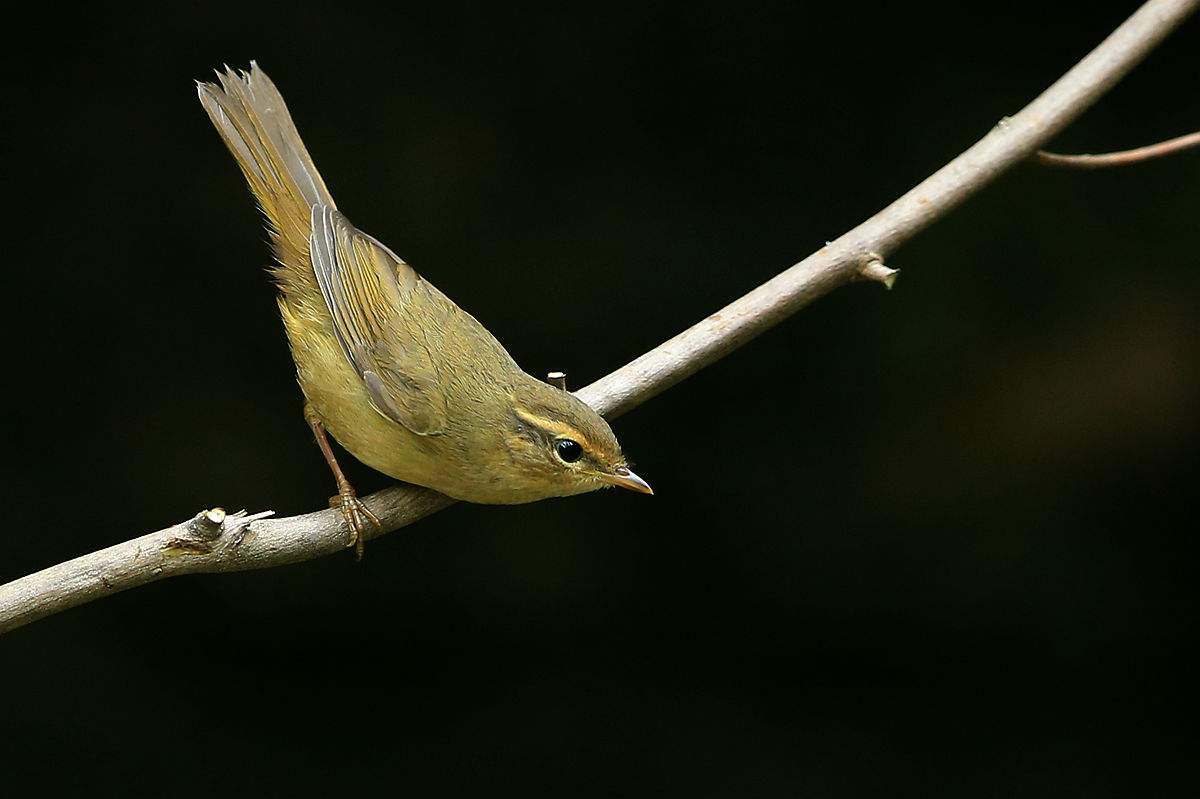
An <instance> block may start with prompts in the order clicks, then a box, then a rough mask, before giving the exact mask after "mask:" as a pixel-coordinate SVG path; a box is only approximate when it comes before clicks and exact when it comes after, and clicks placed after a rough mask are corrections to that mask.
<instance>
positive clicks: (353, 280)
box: [309, 203, 446, 435]
mask: <svg viewBox="0 0 1200 799" xmlns="http://www.w3.org/2000/svg"><path fill="white" fill-rule="evenodd" d="M309 251H310V253H311V255H312V265H313V271H314V272H316V275H317V283H318V284H319V285H320V287H321V294H322V295H324V297H325V304H326V305H327V306H328V307H329V313H330V314H331V315H332V316H333V328H334V331H335V333H336V334H337V338H338V342H339V343H340V344H341V345H342V351H343V352H345V354H346V358H347V359H348V360H349V361H350V364H351V365H352V366H353V367H354V369H355V371H357V372H358V375H359V377H360V378H362V382H363V385H364V386H365V387H366V389H367V394H368V395H369V396H370V398H371V404H372V405H373V406H374V407H375V410H376V411H378V412H379V413H380V414H382V415H383V416H385V417H387V418H388V419H391V420H393V421H395V422H399V423H400V424H402V425H404V427H406V428H408V429H409V430H411V431H412V432H414V433H417V434H419V435H437V434H439V433H442V432H445V429H446V401H445V398H444V396H443V394H442V392H441V391H440V390H439V386H438V382H439V381H438V373H437V368H436V365H435V363H434V359H433V357H432V353H431V352H430V346H429V343H428V342H427V334H426V331H425V330H424V329H423V325H422V324H421V322H422V321H424V320H422V319H421V318H420V314H414V313H413V312H412V310H413V309H412V307H411V303H412V302H413V301H414V300H417V301H418V302H419V301H420V299H421V297H422V296H424V295H425V294H427V284H424V281H422V279H421V276H420V275H418V274H417V273H416V271H415V270H414V269H413V268H412V267H411V266H409V265H408V264H406V263H404V261H402V260H401V259H400V258H399V257H398V256H397V255H396V254H395V253H393V252H392V251H391V250H389V249H388V248H387V247H385V246H383V245H382V244H380V243H379V242H378V241H376V240H375V239H374V238H372V237H371V236H368V235H367V234H366V233H363V232H362V231H361V230H358V229H357V228H356V227H354V225H352V224H350V223H349V222H348V221H347V220H346V218H345V217H344V216H342V215H341V214H340V213H339V212H338V211H336V210H334V209H333V208H330V207H329V206H327V205H323V204H319V203H318V204H316V205H314V206H313V209H312V233H311V234H310V236H309ZM414 292H415V293H416V296H414Z"/></svg>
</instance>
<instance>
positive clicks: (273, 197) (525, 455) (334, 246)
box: [196, 61, 654, 558]
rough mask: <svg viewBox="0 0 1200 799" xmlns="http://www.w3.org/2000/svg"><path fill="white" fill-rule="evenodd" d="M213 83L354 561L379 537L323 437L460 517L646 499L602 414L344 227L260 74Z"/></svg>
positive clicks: (374, 243)
mask: <svg viewBox="0 0 1200 799" xmlns="http://www.w3.org/2000/svg"><path fill="white" fill-rule="evenodd" d="M216 75H217V80H216V82H203V81H197V82H196V90H197V93H198V95H199V98H200V103H201V105H202V106H203V107H204V110H205V111H206V112H207V114H208V117H209V119H210V120H211V121H212V123H213V125H214V126H215V127H216V129H217V132H218V133H219V134H220V136H221V139H222V140H223V141H224V143H225V145H226V147H228V149H229V152H230V153H231V154H232V155H233V157H234V160H235V161H236V162H237V164H238V166H239V167H240V168H241V171H242V174H243V175H244V176H245V178H246V181H247V182H248V183H249V186H250V189H251V192H252V193H253V195H254V198H255V199H256V201H257V203H258V206H259V208H260V209H261V210H262V212H263V214H264V216H265V218H266V227H267V231H268V234H269V238H270V241H271V245H272V249H273V251H274V257H275V261H274V263H273V264H272V266H271V267H270V268H269V271H270V272H271V275H272V276H273V278H274V282H275V285H276V286H277V288H278V296H277V302H278V305H279V312H280V315H281V317H282V320H283V326H284V330H285V331H286V333H287V340H288V344H289V346H290V349H291V353H292V357H293V360H294V361H295V364H296V376H297V380H298V382H299V384H300V388H301V391H302V393H303V395H304V417H305V419H306V421H307V422H308V425H309V427H310V428H311V429H312V433H313V436H314V437H315V439H316V442H317V444H318V446H319V447H320V449H321V452H322V454H323V456H324V458H325V461H326V462H327V464H328V466H329V469H330V471H331V472H332V473H333V478H334V482H335V484H336V486H337V494H336V495H335V496H333V497H332V498H331V499H330V505H331V506H333V507H336V508H339V509H340V511H341V514H342V517H343V519H344V524H345V526H346V528H347V533H348V536H347V546H352V547H354V548H355V551H356V553H357V555H358V557H359V558H361V557H362V553H363V541H364V537H365V535H366V533H367V531H368V528H369V527H370V526H376V527H378V526H380V522H379V519H378V517H377V516H376V515H375V514H374V512H372V511H371V509H370V508H368V507H367V505H366V504H365V503H364V502H363V501H362V500H361V499H359V498H358V496H357V494H356V492H355V490H354V488H353V487H352V486H351V484H350V482H349V481H348V480H347V479H346V476H345V474H344V473H343V472H342V470H341V468H340V466H339V465H338V461H337V458H336V456H335V455H334V452H333V449H332V447H331V446H330V443H329V438H328V436H329V435H332V436H333V438H334V439H336V440H337V442H338V443H339V444H341V446H342V447H343V448H344V449H345V450H346V451H347V452H349V453H350V454H352V455H353V456H354V457H355V458H357V459H358V460H359V461H361V462H362V463H364V464H366V465H367V466H369V467H371V468H373V469H375V470H376V471H379V472H382V473H383V474H385V475H388V476H389V477H392V478H395V479H396V480H400V481H403V482H406V483H412V484H415V485H419V486H425V487H427V488H431V489H433V490H435V491H438V492H440V493H442V494H445V495H447V496H450V497H453V498H454V499H458V500H464V501H467V502H475V503H484V504H519V503H526V502H534V501H537V500H541V499H546V498H549V497H559V496H570V495H573V494H581V493H584V492H587V491H593V490H595V489H598V488H604V487H610V486H616V487H621V488H626V489H631V490H633V491H638V492H641V493H645V494H653V493H654V492H653V490H652V489H651V488H650V485H649V484H648V483H647V482H646V481H645V480H643V479H642V478H641V477H639V476H638V475H637V474H635V473H634V472H633V471H632V470H631V469H630V468H629V463H628V461H627V460H626V458H625V456H624V454H622V451H621V445H620V444H619V443H618V442H617V438H616V435H615V434H614V433H613V431H612V428H611V427H610V426H609V425H608V422H606V421H605V420H604V419H603V417H601V416H600V414H599V413H597V412H596V411H595V410H593V409H592V408H591V407H590V406H588V405H587V404H585V403H584V402H583V401H582V400H580V399H578V398H577V397H576V396H574V395H573V394H571V393H570V392H568V391H566V390H565V387H560V386H556V385H552V384H550V383H548V382H545V381H543V380H540V379H538V378H536V377H533V376H532V375H530V374H528V373H526V372H525V371H523V370H522V369H521V368H520V367H519V366H518V365H517V363H516V361H514V360H513V358H512V356H510V355H509V353H508V351H507V350H505V348H504V347H503V346H502V345H501V344H500V342H499V341H497V340H496V337H495V336H493V335H492V334H491V333H490V332H488V330H487V329H486V328H485V327H484V326H483V325H482V324H480V323H479V321H477V320H476V319H475V317H473V316H471V314H469V313H467V312H466V311H464V310H463V309H462V308H460V307H459V306H458V305H456V304H455V303H454V302H453V301H452V300H450V298H448V297H447V296H446V295H445V294H443V293H442V292H440V291H439V290H438V289H437V288H435V287H434V286H433V284H432V283H430V282H429V281H428V280H426V279H425V277H424V276H423V275H422V274H420V273H418V272H417V271H416V270H415V269H413V267H411V266H409V265H408V264H407V263H406V262H405V261H404V260H403V259H402V258H400V257H399V256H398V255H396V254H395V253H394V252H393V251H392V250H391V249H389V248H388V247H387V246H386V245H384V244H383V243H381V242H380V241H379V240H378V239H376V238H374V237H373V236H371V235H369V234H367V233H364V232H363V231H361V230H359V229H358V228H356V227H355V226H354V225H353V224H351V223H350V221H349V220H348V219H347V218H346V217H345V216H344V215H343V214H342V213H341V212H340V211H339V210H338V207H337V204H336V203H335V202H334V200H333V196H332V195H331V194H330V192H329V189H328V188H327V187H326V185H325V181H324V180H323V179H322V177H321V175H320V173H319V172H318V171H317V168H316V166H315V165H314V164H313V160H312V158H311V156H310V155H309V153H308V149H307V148H306V147H305V145H304V142H303V141H302V140H301V138H300V135H299V133H298V132H297V130H296V126H295V124H294V122H293V121H292V118H291V115H290V113H289V112H288V109H287V106H286V105H285V103H284V101H283V96H282V95H281V94H280V93H279V90H278V89H277V88H276V87H275V84H274V83H273V82H272V81H271V79H270V78H269V77H268V76H267V74H266V73H265V72H264V71H263V70H262V68H261V67H259V66H258V64H257V63H256V62H254V61H251V62H250V67H249V69H247V70H238V71H234V70H233V69H231V68H230V67H228V66H225V68H224V70H216Z"/></svg>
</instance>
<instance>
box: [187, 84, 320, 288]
mask: <svg viewBox="0 0 1200 799" xmlns="http://www.w3.org/2000/svg"><path fill="white" fill-rule="evenodd" d="M217 79H218V81H219V82H220V85H217V84H216V83H201V82H197V83H196V91H197V94H198V95H199V97H200V103H201V105H203V106H204V110H205V111H206V112H207V113H208V117H209V119H211V120H212V123H213V125H214V126H216V128H217V132H218V133H220V134H221V138H222V139H223V140H224V141H225V145H226V146H227V147H228V148H229V151H230V153H232V154H233V157H234V159H235V160H236V161H237V163H238V166H239V167H241V170H242V173H243V174H244V175H245V176H246V180H247V182H248V183H249V184H250V188H251V190H252V191H253V192H254V196H255V198H256V199H257V200H258V204H259V206H260V207H261V208H262V210H263V213H265V214H266V216H267V219H268V220H269V222H270V227H271V235H272V240H273V242H274V245H275V251H276V252H275V255H276V258H277V259H278V261H279V266H278V267H277V268H276V269H275V270H274V273H275V277H276V279H277V280H278V281H279V283H280V288H281V289H282V290H283V292H284V295H285V297H287V298H289V299H293V300H305V301H306V300H309V299H310V298H311V297H313V296H316V297H318V298H319V296H320V295H319V291H317V286H316V282H315V277H314V276H313V272H312V265H311V262H310V260H309V253H308V236H309V232H310V225H311V221H310V220H311V216H312V207H313V206H314V205H325V206H328V207H330V208H336V207H337V205H336V204H335V203H334V201H333V197H332V196H331V195H330V194H329V189H327V188H326V187H325V181H324V180H322V178H321V174H320V173H319V172H318V171H317V168H316V166H315V165H314V164H313V161H312V157H311V156H310V155H309V154H308V149H307V148H306V147H305V146H304V142H303V140H301V138H300V134H299V133H298V132H297V131H296V126H295V124H294V123H293V122H292V117H291V115H290V114H289V113H288V110H287V105H286V104H285V103H284V101H283V97H282V96H281V95H280V94H279V90H278V89H276V88H275V84H274V83H272V82H271V79H270V78H268V77H267V75H266V73H265V72H263V71H262V69H260V68H259V67H258V65H257V64H256V63H255V62H253V61H251V62H250V69H249V71H241V72H240V73H239V72H234V71H233V70H232V69H230V68H229V67H226V68H225V71H224V72H220V71H218V72H217ZM314 292H315V294H314Z"/></svg>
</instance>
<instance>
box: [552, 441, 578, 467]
mask: <svg viewBox="0 0 1200 799" xmlns="http://www.w3.org/2000/svg"><path fill="white" fill-rule="evenodd" d="M554 451H555V452H557V453H558V457H559V458H561V459H562V460H563V462H564V463H574V462H575V461H577V460H579V459H580V458H581V457H583V447H581V446H579V444H577V443H576V442H574V441H572V440H571V439H569V438H560V439H559V440H558V441H555V442H554Z"/></svg>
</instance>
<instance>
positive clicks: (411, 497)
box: [0, 0, 1200, 633]
mask: <svg viewBox="0 0 1200 799" xmlns="http://www.w3.org/2000/svg"><path fill="white" fill-rule="evenodd" d="M1197 3H1200V0H1150V2H1148V3H1146V4H1145V5H1143V6H1142V7H1141V8H1139V9H1138V10H1137V11H1136V12H1135V13H1134V14H1133V16H1131V17H1130V18H1129V19H1128V20H1126V21H1125V22H1124V23H1123V24H1122V25H1121V26H1120V27H1119V28H1117V29H1116V30H1115V31H1114V32H1113V33H1112V34H1111V35H1110V36H1109V37H1108V38H1107V39H1105V40H1104V41H1103V42H1102V43H1101V44H1100V45H1099V46H1098V47H1097V48H1096V49H1095V50H1093V51H1092V52H1091V53H1089V54H1088V55H1087V56H1086V57H1085V58H1084V59H1083V60H1082V61H1080V62H1079V63H1078V64H1076V65H1075V66H1074V67H1073V68H1072V69H1071V70H1070V71H1069V72H1067V73H1066V74H1065V75H1064V76H1063V77H1062V78H1060V79H1059V80H1058V81H1057V82H1056V83H1055V84H1054V85H1053V86H1051V87H1050V88H1049V89H1047V90H1046V91H1045V92H1044V93H1043V94H1042V95H1040V96H1039V97H1038V98H1037V99H1035V100H1034V101H1033V102H1031V103H1030V104H1029V105H1028V106H1026V107H1025V108H1024V109H1023V110H1022V111H1021V112H1020V113H1018V114H1017V115H1015V116H1013V117H1008V118H1005V119H1004V120H1001V122H1000V123H999V124H997V125H996V126H995V127H994V128H993V129H992V130H991V131H989V132H988V133H987V135H985V136H984V137H983V138H982V139H980V140H979V141H978V142H977V143H976V144H974V145H973V146H972V147H971V148H970V149H968V150H967V151H966V152H964V153H963V154H962V155H960V156H958V157H957V158H955V159H954V160H953V161H951V162H950V163H948V164H947V165H946V166H944V167H942V168H941V169H939V170H938V171H937V172H935V173H934V174H933V175H931V176H930V177H928V178H926V179H925V180H924V181H922V182H921V183H920V184H919V185H917V186H916V187H915V188H914V189H912V190H911V191H909V192H908V193H906V194H905V195H903V196H902V197H900V198H899V199H898V200H896V201H895V202H893V203H892V204H891V205H889V206H888V207H887V208H885V209H883V210H882V211H880V212H879V213H878V214H876V215H875V216H873V217H871V218H870V219H868V220H867V221H865V222H863V223H862V224H860V225H859V226H858V227H856V228H854V229H853V230H851V231H849V232H848V233H846V234H845V235H843V236H841V237H840V238H838V239H837V240H836V241H833V242H829V243H828V244H827V245H826V246H824V247H822V248H821V249H820V250H818V251H817V252H815V253H813V254H812V255H810V256H808V257H807V258H805V259H804V260H803V261H800V262H799V263H797V264H796V265H794V266H792V267H791V268H790V269H788V270H786V271H784V272H782V273H780V274H779V275H777V276H776V277H774V278H772V279H771V280H769V281H767V282H766V283H764V284H763V285H761V286H759V287H758V288H756V289H754V290H753V291H751V292H750V293H748V294H746V295H745V296H743V297H741V298H740V299H738V300H735V301H734V302H732V303H730V304H729V305H727V306H725V307H724V308H722V309H721V310H719V311H718V312H716V313H714V314H712V315H711V316H709V317H707V318H705V319H703V320H702V321H700V322H699V323H697V324H695V325H693V326H692V327H690V328H688V329H687V330H685V331H683V332H682V333H680V334H679V335H677V336H675V337H674V338H672V339H670V340H669V341H666V342H665V343H663V344H661V345H659V346H658V347H655V348H654V349H653V350H651V351H650V352H647V353H646V354H645V355H642V356H641V357H639V358H637V359H636V360H634V361H632V362H631V363H629V364H627V365H625V366H623V367H621V368H620V369H618V370H616V371H615V372H613V373H611V374H609V375H607V376H606V377H603V378H601V379H600V380H597V381H596V382H595V383H592V384H591V385H589V386H587V387H585V388H583V389H581V390H580V391H578V392H577V394H578V396H579V397H580V399H582V400H583V401H584V402H587V403H588V404H589V405H591V406H593V407H594V408H596V409H597V410H598V411H599V412H600V413H602V414H604V415H606V416H608V417H609V418H612V417H616V416H619V415H621V414H623V413H625V412H626V411H629V410H630V409H632V408H634V407H636V406H637V405H639V404H641V403H643V402H645V401H646V400H648V399H650V398H651V397H654V396H656V395H657V394H659V393H661V392H663V391H665V390H666V389H668V388H670V387H671V386H674V385H675V384H676V383H679V382H680V381H681V380H683V379H685V378H686V377H688V376H689V375H691V374H694V373H695V372H697V371H699V370H700V369H703V368H704V367H706V366H708V365H709V364H711V363H713V362H715V361H717V360H719V359H720V358H722V357H724V356H725V355H727V354H729V353H730V352H732V351H733V350H735V349H737V348H738V347H740V346H741V345H743V344H745V343H746V342H748V341H750V340H751V339H753V338H754V337H755V336H757V335H759V334H760V333H762V332H763V331H765V330H767V329H768V328H770V327H772V326H774V325H776V324H778V323H779V322H780V321H782V320H783V319H785V318H787V317H788V316H790V315H791V314H793V313H795V312H796V311H797V310H799V309H800V308H803V307H804V306H805V305H807V304H808V303H810V302H812V301H813V300H814V299H816V298H817V297H820V296H822V295H823V294H825V293H827V292H829V291H832V290H833V289H835V288H837V287H839V286H842V285H845V284H846V283H850V282H853V281H855V280H882V273H881V272H880V269H881V268H882V269H886V267H883V263H884V258H885V256H886V255H887V254H889V253H891V252H892V251H894V250H895V249H896V248H897V247H898V246H899V245H901V244H903V243H904V242H905V241H907V240H908V239H910V238H912V237H913V236H915V235H916V234H917V233H919V232H921V231H922V230H924V229H925V228H926V227H928V226H929V225H930V224H931V223H932V222H933V221H934V220H936V219H938V218H940V217H942V216H944V215H945V214H947V213H948V212H949V211H951V210H952V209H954V208H955V207H957V206H958V205H959V204H960V203H962V202H963V201H964V200H965V199H966V198H967V197H969V196H970V195H972V194H973V193H975V192H976V191H979V190H980V189H981V188H983V187H984V186H986V185H987V184H988V183H990V182H991V181H992V180H993V179H995V178H996V177H997V176H998V175H1000V174H1001V173H1003V172H1004V171H1005V170H1007V169H1009V168H1011V167H1013V166H1015V165H1016V164H1018V163H1020V162H1022V161H1024V160H1026V159H1027V158H1029V157H1030V156H1031V155H1033V154H1034V153H1035V152H1036V151H1037V149H1038V148H1039V147H1040V146H1041V145H1043V144H1045V143H1046V142H1047V141H1049V140H1050V139H1051V138H1052V137H1053V136H1054V135H1055V134H1057V133H1058V132H1059V131H1061V130H1062V129H1063V128H1065V127H1066V126H1067V125H1068V124H1070V122H1071V121H1072V120H1074V119H1075V118H1076V117H1078V116H1079V114H1081V113H1082V112H1083V111H1084V109H1086V108H1088V107H1089V106H1090V105H1091V104H1092V103H1093V102H1095V101H1096V99H1097V98H1099V97H1100V96H1101V95H1102V94H1104V92H1106V91H1107V90H1108V89H1109V88H1111V87H1112V86H1113V85H1114V84H1115V83H1116V82H1117V81H1118V80H1120V78H1121V77H1122V76H1124V75H1125V74H1126V73H1127V72H1128V71H1129V70H1130V69H1132V68H1133V67H1134V66H1135V65H1136V64H1137V63H1138V62H1139V61H1141V59H1142V58H1144V57H1145V56H1146V55H1147V54H1148V53H1149V52H1150V51H1151V50H1153V49H1154V47H1155V46H1157V45H1158V44H1159V42H1161V41H1162V40H1163V39H1164V38H1165V37H1166V36H1167V34H1169V33H1170V32H1171V31H1172V30H1174V29H1175V28H1176V27H1177V26H1178V25H1179V24H1180V23H1182V22H1183V21H1184V20H1185V19H1186V18H1187V17H1188V15H1190V14H1191V13H1192V12H1193V11H1195V9H1196V6H1197ZM888 271H889V275H888V276H889V277H891V278H894V276H895V275H894V273H891V270H888ZM366 501H367V502H368V504H369V505H370V507H371V509H372V510H373V511H374V512H375V513H376V515H377V516H378V517H379V518H380V520H381V521H382V523H383V529H382V530H380V531H375V533H374V534H375V535H381V534H383V533H384V532H391V531H393V530H397V529H399V528H401V527H405V526H407V525H409V524H412V523H413V522H416V521H418V520H420V519H422V518H424V517H425V516H428V515H429V514H431V513H434V512H436V511H438V510H441V509H443V508H445V507H447V506H449V505H451V504H453V500H451V499H449V498H448V497H445V496H443V495H441V494H437V493H435V492H433V491H430V490H427V489H423V488H417V487H414V486H396V487H393V488H389V489H386V490H384V491H380V492H378V493H376V494H373V495H371V496H370V497H367V498H366ZM267 515H269V513H267V514H255V515H253V516H246V515H244V514H233V515H231V516H225V514H224V513H223V512H217V511H204V512H201V513H200V514H198V515H197V516H196V517H195V518H193V519H191V520H189V521H187V522H182V523H180V524H177V525H174V526H172V527H168V528H166V529H165V530H159V531H158V532H155V533H150V534H149V535H144V536H141V537H140V538H135V539H133V540H130V541H126V542H124V543H120V544H116V545H115V546H111V547H108V548H107V549H103V550H100V551H98V552H93V553H91V554H88V555H83V556H82V557H78V558H75V559H74V560H70V561H67V562H66V563H62V564H59V565H57V566H53V567H51V568H49V569H45V570H43V571H40V572H37V573H35V574H31V575H29V576H28V577H23V578H21V579H19V580H15V581H13V582H11V583H9V584H7V585H5V586H0V633H3V632H7V631H9V630H12V629H15V628H17V627H20V626H21V625H24V624H28V623H29V622H31V621H35V620H37V619H40V618H43V617H45V616H48V615H50V614H53V613H57V612H59V611H62V610H66V609H67V608H71V607H74V606H76V605H81V604H83V603H85V602H90V601H92V600H93V599H98V598H100V597H103V596H107V595H109V594H112V593H116V592H117V591H123V590H125V589H128V588H133V587H135V586H139V585H144V584H145V583H149V582H153V581H155V580H161V579H164V578H166V577H172V576H175V575H179V574H192V573H197V572H225V571H241V570H246V569H260V568H266V567H269V566H279V565H282V564H286V563H294V562H296V561H301V560H307V559H309V558H315V557H318V556H321V555H329V554H332V553H335V552H340V551H342V550H343V549H344V546H345V542H346V534H345V531H344V530H343V528H342V520H341V516H340V515H339V514H338V513H336V512H334V511H331V510H325V511H320V512H317V513H310V514H306V515H303V516H293V517H290V518H285V519H269V518H266V516H267ZM372 537H373V536H372Z"/></svg>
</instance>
